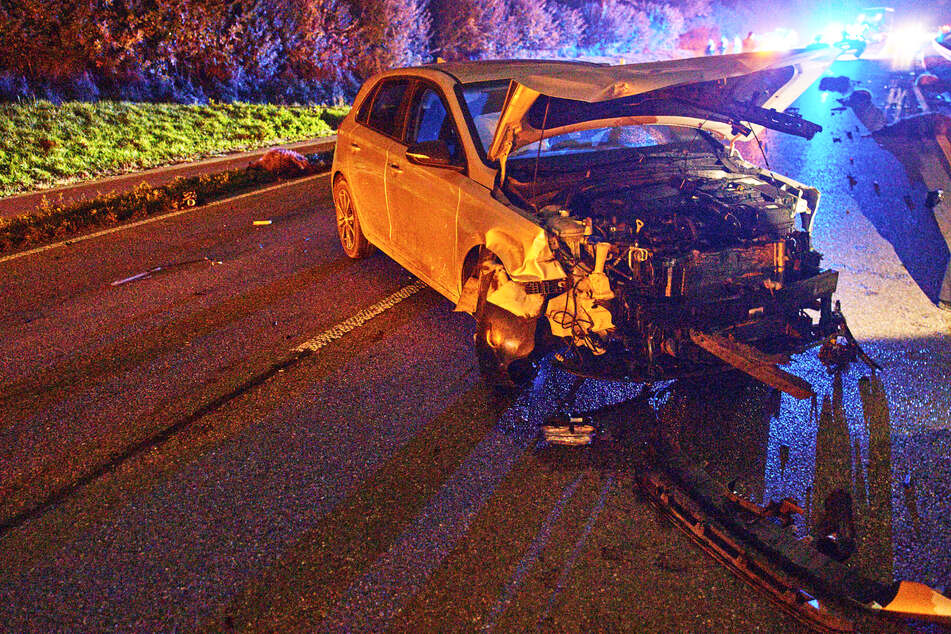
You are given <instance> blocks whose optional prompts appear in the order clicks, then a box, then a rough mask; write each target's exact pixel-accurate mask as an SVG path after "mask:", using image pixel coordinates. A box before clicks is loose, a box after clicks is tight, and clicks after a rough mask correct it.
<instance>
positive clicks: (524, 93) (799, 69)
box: [488, 49, 837, 162]
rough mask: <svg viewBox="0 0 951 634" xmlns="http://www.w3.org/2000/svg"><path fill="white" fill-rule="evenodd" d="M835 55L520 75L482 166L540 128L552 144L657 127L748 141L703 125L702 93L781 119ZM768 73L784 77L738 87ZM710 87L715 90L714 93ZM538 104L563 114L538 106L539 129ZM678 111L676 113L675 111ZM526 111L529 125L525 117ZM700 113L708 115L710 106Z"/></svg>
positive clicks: (716, 123) (760, 56)
mask: <svg viewBox="0 0 951 634" xmlns="http://www.w3.org/2000/svg"><path fill="white" fill-rule="evenodd" d="M836 55H837V53H836V52H831V51H830V50H829V49H820V50H800V51H792V52H783V53H777V52H757V53H741V54H737V55H721V56H710V57H697V58H690V59H681V60H673V61H665V62H650V63H645V64H626V65H620V66H587V67H584V68H579V69H578V70H577V71H574V72H571V71H568V72H566V71H564V70H563V69H561V70H557V71H546V70H539V71H537V72H531V71H529V72H521V73H519V74H518V77H514V78H513V79H512V80H511V83H510V85H509V90H508V94H507V96H506V100H505V105H504V106H503V108H502V112H501V114H500V116H499V122H498V126H497V128H496V130H495V135H494V138H493V140H492V144H491V145H490V147H489V151H488V158H489V159H490V160H493V161H495V160H499V161H503V162H504V160H505V158H506V157H507V156H508V155H509V154H510V153H512V152H514V151H515V150H518V149H519V148H522V147H524V146H526V145H529V144H531V143H534V142H535V141H538V140H539V139H540V138H542V136H543V134H542V128H544V136H551V135H555V134H564V133H567V132H572V131H576V130H582V129H591V128H596V127H612V126H619V125H635V124H639V123H662V124H674V125H689V126H692V127H702V128H703V129H706V130H710V131H713V132H715V133H717V134H719V135H720V136H721V137H723V138H725V139H736V138H747V137H748V136H749V132H750V129H751V128H752V127H753V126H750V127H746V128H745V129H743V128H744V127H745V126H743V127H741V128H739V129H738V128H737V126H735V125H734V124H733V123H732V122H731V121H730V120H729V119H730V117H729V116H724V117H719V118H717V117H713V118H711V117H709V116H708V114H705V113H703V112H701V111H700V110H699V109H698V104H697V99H696V98H697V97H698V95H699V96H700V97H701V102H702V101H705V100H706V99H705V95H706V94H707V93H712V92H720V93H723V94H733V93H735V92H737V91H739V93H740V94H741V95H743V96H744V97H745V98H748V99H750V101H751V102H753V101H754V98H755V104H754V105H756V106H758V107H761V108H767V109H772V110H776V111H780V112H781V111H783V110H785V109H786V108H787V107H788V106H789V105H790V104H792V102H793V101H794V100H795V99H796V98H797V97H798V96H799V95H800V94H802V92H803V91H805V89H806V88H808V87H809V86H810V85H811V84H812V83H813V82H814V81H815V80H816V79H817V78H818V77H819V75H821V74H822V73H823V72H824V71H825V69H826V68H828V66H829V65H830V64H831V63H832V62H833V61H834V60H835V56H836ZM773 69H775V70H777V71H782V69H786V70H785V72H779V73H774V74H772V75H771V76H770V77H768V78H765V77H763V79H764V80H765V81H762V80H760V77H762V75H761V76H760V77H756V76H754V78H752V79H754V80H755V81H753V82H752V83H754V84H761V87H760V89H759V90H752V89H751V88H750V86H749V85H745V86H744V81H743V79H744V78H746V77H748V76H750V75H754V74H756V73H762V71H769V70H773ZM711 83H712V84H711ZM746 84H750V82H746ZM711 86H716V90H712V89H711V88H710V87H711ZM648 93H650V95H648ZM635 95H641V96H643V97H645V98H650V97H651V96H653V97H655V98H656V99H657V101H658V102H659V101H661V100H663V101H664V105H663V107H660V108H658V110H657V112H651V111H650V108H646V109H645V107H643V106H642V107H641V108H639V109H637V110H636V111H635V110H632V103H631V100H629V99H625V98H626V97H632V96H635ZM542 97H551V98H553V99H555V100H558V101H559V102H560V103H561V104H562V105H563V107H561V108H560V110H558V109H557V108H556V110H558V111H557V112H553V113H549V112H548V106H547V105H545V106H544V108H545V113H544V116H543V117H542V122H539V121H538V119H539V115H538V113H537V110H538V106H539V105H541V104H542V102H543V101H548V103H549V104H550V103H551V102H552V100H541V98H542ZM540 100H541V101H540ZM572 102H574V104H575V106H576V105H577V102H582V103H584V104H600V107H599V108H594V109H592V108H583V107H582V108H579V107H572ZM672 104H674V106H673V107H672ZM677 104H679V105H682V106H683V107H682V108H679V109H678V108H677V107H676V105H677ZM691 104H693V105H691ZM637 105H639V106H641V105H642V104H640V103H639V104H637ZM700 105H704V104H700ZM533 106H535V112H534V115H535V116H534V117H533V116H531V115H532V114H533ZM706 106H707V107H712V106H710V104H706ZM549 116H551V118H550V119H549ZM732 119H733V121H736V120H738V119H739V117H738V116H737V115H733V116H732ZM543 123H544V124H543ZM757 123H760V124H761V125H760V126H758V127H773V126H771V125H769V121H765V122H757ZM545 124H547V125H545Z"/></svg>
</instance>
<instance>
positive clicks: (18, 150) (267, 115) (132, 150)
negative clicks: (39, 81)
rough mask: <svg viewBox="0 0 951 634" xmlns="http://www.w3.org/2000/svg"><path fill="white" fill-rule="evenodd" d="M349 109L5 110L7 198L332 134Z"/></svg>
mask: <svg viewBox="0 0 951 634" xmlns="http://www.w3.org/2000/svg"><path fill="white" fill-rule="evenodd" d="M347 110H348V108H347V107H327V106H274V105H256V104H245V103H233V104H211V105H206V106H201V105H195V106H186V105H179V104H153V103H127V102H112V101H102V102H98V103H79V102H70V103H64V104H62V105H55V104H52V103H50V102H45V101H37V102H32V103H20V104H12V103H6V104H0V196H9V195H11V194H16V193H20V192H25V191H32V190H36V189H44V188H48V187H52V186H55V185H60V184H64V183H68V182H71V181H75V180H81V179H87V178H93V177H98V176H105V175H110V174H119V173H123V172H129V171H134V170H138V169H144V168H148V167H155V166H157V165H164V164H167V163H172V162H177V161H184V160H189V159H195V158H200V157H204V156H209V155H212V154H217V153H221V152H228V151H236V150H244V149H252V148H258V147H264V146H268V145H275V144H278V143H286V142H292V141H300V140H304V139H311V138H314V137H319V136H326V135H329V134H332V133H333V131H334V130H335V129H336V127H337V124H338V123H339V121H340V119H342V118H343V116H344V115H345V114H346V112H347Z"/></svg>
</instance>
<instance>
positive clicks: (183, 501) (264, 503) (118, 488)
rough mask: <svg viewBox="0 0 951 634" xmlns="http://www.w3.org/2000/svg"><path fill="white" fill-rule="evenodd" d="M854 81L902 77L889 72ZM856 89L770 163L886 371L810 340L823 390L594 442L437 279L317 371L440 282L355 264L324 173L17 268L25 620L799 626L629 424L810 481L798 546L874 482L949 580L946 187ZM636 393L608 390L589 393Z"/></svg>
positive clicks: (885, 625)
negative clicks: (573, 437)
mask: <svg viewBox="0 0 951 634" xmlns="http://www.w3.org/2000/svg"><path fill="white" fill-rule="evenodd" d="M831 74H846V75H849V76H851V77H852V78H853V79H855V80H859V81H862V82H863V84H862V87H865V88H867V89H869V90H870V91H872V93H873V96H874V99H876V100H877V101H879V102H880V103H881V105H882V106H885V102H886V100H887V96H888V94H889V93H891V92H893V91H891V89H890V87H889V85H888V84H889V82H890V81H891V80H892V79H893V76H892V74H891V73H890V72H888V70H887V69H883V68H882V67H881V66H880V65H876V64H874V63H870V62H866V63H861V62H859V63H857V62H838V63H837V64H836V66H835V67H833V69H832V70H831ZM842 96H843V95H839V94H837V93H829V92H822V91H819V90H818V89H817V88H816V87H813V88H812V89H810V90H809V91H808V92H807V93H805V94H804V95H803V97H802V98H801V99H800V100H799V102H797V104H796V105H797V106H798V107H799V108H800V112H801V113H802V114H803V115H804V116H806V117H807V118H809V119H811V120H814V121H816V122H817V123H820V124H821V125H823V126H824V127H825V128H826V130H825V131H824V132H822V133H820V134H819V135H817V137H816V138H815V139H814V140H813V141H811V142H807V141H803V140H800V139H796V138H790V137H785V138H783V137H781V136H780V135H768V138H767V140H766V151H767V155H768V158H769V162H770V165H771V166H772V168H773V169H775V170H777V171H779V172H782V173H785V174H787V175H789V176H791V177H793V178H796V179H798V180H800V181H802V182H805V183H808V184H811V185H814V186H816V187H818V188H819V189H820V190H821V191H822V193H823V199H822V202H821V205H820V213H819V216H818V218H817V220H816V226H815V234H814V239H815V243H816V246H817V248H819V250H821V251H822V252H823V253H824V254H825V256H826V258H825V260H824V262H825V264H826V265H828V266H830V267H833V268H836V269H839V270H840V271H841V277H840V290H839V293H838V297H839V299H840V300H841V301H842V307H843V312H844V313H845V314H846V316H847V317H848V318H849V323H850V326H851V328H852V330H853V331H854V333H855V335H856V336H857V337H858V338H859V339H860V341H861V342H862V344H863V347H864V348H865V350H866V351H867V352H868V353H869V355H871V356H872V357H874V358H875V359H876V360H878V361H879V362H880V363H881V364H882V365H883V366H884V369H883V370H882V371H880V372H877V373H874V374H873V373H872V372H871V371H870V370H869V369H868V368H866V367H864V366H861V365H853V366H852V367H851V368H849V369H848V370H847V371H845V372H842V373H839V374H837V375H835V376H833V375H830V374H829V373H828V372H827V371H826V370H825V368H824V367H823V366H822V365H821V364H820V363H819V362H818V360H817V359H816V357H815V354H813V353H806V354H804V355H801V356H800V357H798V358H797V359H795V361H794V363H793V364H792V367H791V368H790V369H791V371H793V372H796V373H797V374H800V375H802V376H804V377H806V378H807V379H809V380H810V381H811V382H812V383H813V386H814V388H815V390H816V392H817V394H818V398H817V399H816V401H815V402H814V403H813V402H809V401H795V400H794V399H792V398H790V397H787V396H785V395H783V396H781V397H779V398H777V395H776V394H774V393H772V392H771V391H770V390H768V389H764V388H762V387H760V386H757V385H754V384H751V383H749V382H747V381H742V380H736V379H735V378H731V377H729V376H728V377H725V378H720V379H717V380H710V381H705V382H703V383H701V384H680V385H676V386H674V387H673V388H672V389H671V390H670V391H669V392H668V393H666V394H664V395H663V396H662V397H659V398H657V399H655V401H654V403H653V405H654V406H655V407H656V422H655V417H653V416H651V415H649V414H648V413H647V412H645V410H644V408H643V407H641V406H638V405H629V406H624V407H622V408H621V409H620V410H618V411H617V412H615V413H614V414H613V415H612V416H613V418H612V421H614V422H613V423H612V424H613V425H614V429H615V431H616V433H615V436H614V437H613V439H611V438H609V439H607V440H605V441H604V442H602V443H601V444H600V445H599V446H598V447H593V448H588V449H574V450H567V449H562V448H553V447H546V446H543V445H541V444H539V443H538V442H537V441H536V436H537V433H538V426H539V425H540V423H541V422H542V420H544V418H545V417H546V416H548V415H549V414H550V413H551V412H553V411H554V410H555V408H556V406H557V403H558V401H559V399H560V398H562V397H563V396H564V395H565V394H566V392H567V390H568V389H569V386H570V383H571V381H570V378H569V377H567V376H566V375H564V374H563V373H562V372H560V371H557V370H554V369H551V368H545V369H544V371H543V373H542V375H540V378H539V380H538V381H536V384H535V385H534V386H533V388H532V389H531V390H528V391H526V392H525V393H524V394H522V395H521V397H520V398H519V399H518V401H517V402H516V403H514V404H513V405H511V406H510V407H508V408H505V409H503V410H501V411H500V410H499V408H498V405H497V403H495V402H494V401H493V399H492V398H491V396H490V395H489V394H487V393H486V391H485V390H484V389H483V387H482V386H481V383H480V381H479V376H478V371H477V369H476V362H475V357H474V355H473V353H472V351H471V344H470V342H471V337H472V333H473V324H472V323H471V318H469V317H468V316H466V315H461V314H457V313H453V312H451V308H452V306H451V305H450V304H449V303H448V302H447V301H446V300H444V299H443V298H441V297H440V296H439V295H438V294H436V293H435V292H433V291H431V290H427V289H424V290H421V291H418V292H415V293H412V294H411V295H409V296H407V297H406V298H405V299H403V300H402V301H399V302H398V303H394V304H393V305H392V306H391V307H388V308H387V309H386V310H385V312H382V313H381V314H380V315H379V316H376V317H374V318H372V319H370V320H368V321H366V322H365V323H362V325H359V326H357V327H355V328H353V329H352V330H350V331H349V332H348V333H347V334H345V335H344V336H342V337H340V338H339V339H332V340H330V339H328V341H329V342H328V343H327V344H326V345H325V346H323V347H322V348H320V349H319V350H318V351H317V352H316V353H314V354H311V355H306V356H300V355H296V354H295V353H294V349H295V348H296V347H297V346H299V345H300V344H302V343H303V342H305V341H307V340H309V339H311V338H313V337H316V336H319V335H320V334H321V333H324V332H326V331H328V330H330V329H332V328H333V327H334V326H335V325H338V324H341V323H346V322H347V321H348V320H349V319H350V318H352V317H353V316H354V315H357V314H359V313H360V312H361V311H363V310H365V309H367V308H368V307H371V306H373V305H375V304H377V303H378V302H380V301H381V300H383V299H385V298H387V297H389V296H391V295H392V294H393V293H395V292H397V291H399V290H400V289H402V288H405V287H407V286H408V285H411V284H412V282H413V280H412V278H411V276H409V275H408V274H407V273H406V272H405V271H403V270H402V269H401V268H400V267H399V266H398V265H396V264H395V263H393V262H392V261H391V260H389V259H388V258H387V257H385V256H384V255H382V254H380V253H375V254H374V255H373V256H371V257H370V258H368V259H366V260H363V261H360V262H351V261H349V260H347V259H346V258H344V257H343V255H342V253H341V252H340V250H339V247H338V245H337V239H336V234H335V229H334V224H333V214H332V208H331V203H330V200H329V195H328V189H329V183H328V181H327V178H326V177H316V178H310V179H307V180H304V181H299V182H297V183H294V184H291V185H289V186H287V187H285V188H282V189H279V190H274V191H269V192H265V193H262V194H259V195H255V196H251V197H247V198H244V199H241V200H240V201H237V202H233V203H227V202H226V203H222V204H218V205H214V206H212V207H209V208H206V209H202V210H197V211H195V212H193V213H190V214H186V215H183V216H178V217H175V218H172V219H169V220H166V221H161V222H157V223H153V224H151V225H146V226H142V227H136V228H134V229H129V230H127V231H123V232H118V233H115V234H111V235H109V236H104V237H102V238H96V239H93V240H88V241H84V242H80V243H76V244H73V245H70V246H65V247H62V248H58V249H53V250H50V251H46V252H44V253H40V254H37V255H33V256H29V257H27V258H21V259H18V260H15V261H10V262H4V263H0V280H2V284H3V291H2V296H3V304H2V309H0V335H2V336H0V523H2V524H0V525H2V529H0V624H2V625H0V628H2V629H4V630H7V631H24V630H27V631H49V630H105V629H123V630H129V629H136V630H195V629H207V630H216V631H220V630H229V629H232V628H235V629H243V628H250V629H256V630H260V629H271V630H288V629H290V630H298V631H300V630H304V631H313V630H317V629H319V630H321V631H366V630H379V629H384V628H386V627H389V628H391V629H394V630H397V631H433V630H440V631H447V630H451V631H472V630H486V631H511V630H525V629H541V630H544V631H631V630H641V631H671V630H676V631H683V630H686V631H749V630H757V631H796V630H797V629H800V628H801V626H800V625H798V624H797V623H796V622H795V621H793V620H791V619H790V618H789V617H788V616H786V615H784V614H782V613H779V612H777V610H776V609H775V608H774V607H773V606H772V604H771V603H769V602H768V601H767V600H766V599H765V598H763V597H762V596H761V595H759V594H757V593H756V592H755V591H753V590H752V589H751V588H750V587H748V586H747V585H746V584H744V583H743V582H741V581H739V580H737V579H736V578H734V577H733V576H732V575H731V574H730V573H729V572H727V571H726V570H725V569H724V568H722V567H721V566H719V565H718V564H716V563H715V562H713V561H712V560H710V559H709V558H707V557H706V556H705V555H703V554H702V553H701V552H700V551H698V550H697V549H696V548H695V547H694V546H693V545H692V544H691V543H690V542H689V541H688V540H687V539H686V538H685V537H683V536H682V535H681V534H680V533H679V532H677V531H676V530H675V529H674V528H672V527H670V526H668V525H667V524H666V523H665V522H664V521H663V520H662V519H661V518H659V516H658V515H657V513H656V512H654V511H653V510H651V509H650V508H649V507H648V506H646V505H645V504H644V503H643V502H642V501H641V500H640V499H639V498H638V496H636V495H635V494H634V487H633V479H632V464H631V459H630V455H629V454H628V453H627V452H626V451H625V450H624V447H623V446H622V445H623V443H622V441H621V440H620V437H621V436H622V435H623V432H622V431H620V430H623V429H629V430H639V429H645V428H647V427H649V426H653V425H658V426H659V427H660V428H661V430H662V432H663V433H664V434H666V435H668V436H669V437H671V438H673V439H676V440H678V441H679V442H680V444H681V445H682V446H683V447H684V448H685V449H687V450H688V451H689V452H690V453H691V454H692V455H693V456H694V457H695V458H696V459H697V460H698V461H701V462H705V463H706V464H707V469H708V470H709V471H710V472H712V473H713V474H714V475H716V476H717V477H718V478H720V479H721V480H723V481H731V480H736V482H737V486H738V487H739V489H740V490H741V491H742V492H743V493H745V494H746V495H748V496H749V497H751V498H754V499H756V500H758V501H764V500H766V501H768V500H769V499H778V498H780V497H784V496H794V497H796V498H797V499H798V500H800V502H802V503H803V505H804V506H805V507H806V509H807V516H806V517H804V518H801V519H800V520H799V521H798V523H797V530H798V531H799V533H800V534H803V535H805V534H807V533H808V532H809V531H810V530H811V527H812V526H813V525H814V524H815V522H816V517H817V516H818V514H819V513H820V510H821V506H822V502H823V500H824V499H825V498H826V497H827V496H828V494H829V493H830V492H831V491H833V490H835V489H838V488H842V489H845V490H847V491H848V492H849V493H850V494H851V495H852V498H853V501H854V511H855V520H856V528H857V531H858V536H859V544H858V549H857V551H856V554H855V555H854V556H853V557H852V559H851V560H850V565H851V566H853V567H855V568H856V569H857V570H859V571H860V572H862V573H863V574H866V575H868V576H872V577H875V578H877V579H880V580H882V581H890V580H892V579H912V580H917V581H922V582H925V583H928V584H930V585H932V586H934V587H943V588H945V590H946V593H947V592H948V590H947V589H948V588H949V587H951V519H949V516H948V512H949V510H951V509H949V508H948V507H949V500H951V413H949V412H951V346H949V342H951V336H949V335H951V316H949V315H951V314H949V313H945V312H942V311H940V310H939V309H938V308H937V307H936V305H935V301H936V297H937V292H938V289H939V288H940V284H941V281H942V276H943V274H944V270H945V269H946V267H947V262H948V244H949V242H948V238H951V235H949V234H948V231H947V229H948V228H949V227H948V225H947V221H946V218H947V213H948V212H947V209H945V208H940V209H938V217H937V218H936V217H935V214H934V213H933V212H932V211H931V210H929V209H927V208H925V207H924V204H923V200H924V195H925V193H926V192H927V190H928V189H933V188H935V187H937V186H940V185H939V184H943V185H944V186H945V187H946V188H947V189H949V190H951V187H948V185H949V183H948V180H949V176H948V173H947V171H946V169H945V167H944V164H943V163H941V162H940V161H939V160H938V158H939V157H938V156H937V155H936V154H935V148H933V147H930V146H927V144H915V143H912V142H908V143H904V144H902V143H899V144H897V145H896V143H895V142H894V140H889V139H885V140H882V139H881V138H879V137H876V136H870V135H869V131H868V129H867V128H865V127H864V124H863V123H862V121H861V120H860V119H859V118H858V117H856V115H855V113H853V112H852V111H851V110H850V109H845V110H837V109H836V108H838V107H839V103H838V102H837V101H836V98H837V97H842ZM883 110H885V111H886V112H887V109H886V108H883ZM856 127H857V128H858V129H856ZM846 131H851V132H852V138H851V139H850V138H848V136H847V135H845V132H846ZM835 139H840V140H839V141H836V140H835ZM916 152H917V154H916ZM751 158H752V157H751ZM922 166H924V167H922ZM849 174H852V175H854V177H855V179H854V180H855V181H856V182H855V183H851V181H850V179H848V178H847V176H848V175H849ZM942 179H943V180H942ZM874 182H878V184H879V186H878V188H877V191H876V188H875V187H874V185H873V183H874ZM850 183H851V184H850ZM936 183H939V184H936ZM906 195H907V196H909V199H910V201H911V203H910V204H909V203H908V202H907V201H906V200H905V196H906ZM944 204H945V205H947V204H948V203H944ZM261 219H269V220H271V221H272V223H271V224H270V225H265V226H254V225H253V224H252V222H253V221H254V220H261ZM942 231H944V232H942ZM942 241H943V242H942ZM157 267H161V268H162V270H161V271H158V272H155V273H153V274H151V275H150V276H146V277H143V278H139V279H135V280H132V281H128V282H125V283H121V284H116V285H113V283H114V282H121V281H123V280H126V279H127V278H130V277H133V276H136V275H138V274H139V273H143V272H147V271H151V270H153V269H155V268H157ZM637 390H638V388H637V386H629V385H622V384H612V383H607V382H597V381H588V382H586V383H585V385H584V386H583V387H582V388H581V390H580V392H579V394H578V398H577V402H576V408H577V409H597V408H600V407H603V406H605V405H608V404H613V403H621V402H624V401H626V400H628V399H631V398H632V397H634V396H635V395H636V393H637ZM863 619H864V620H860V628H861V629H862V630H863V631H879V630H895V631H898V630H899V629H900V628H901V625H896V624H893V623H889V622H885V621H880V620H878V619H875V618H868V617H863ZM916 627H917V626H916Z"/></svg>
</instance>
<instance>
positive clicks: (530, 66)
mask: <svg viewBox="0 0 951 634" xmlns="http://www.w3.org/2000/svg"><path fill="white" fill-rule="evenodd" d="M599 66H607V64H599V63H594V62H584V61H577V60H541V59H493V60H481V61H475V62H439V63H436V64H426V65H423V66H418V67H417V68H426V69H431V70H438V71H441V72H444V73H446V74H447V75H450V76H452V77H453V79H455V80H456V81H458V82H459V83H460V84H474V83H479V82H484V81H499V80H510V79H514V80H515V81H519V80H520V79H524V78H526V77H528V76H530V75H545V76H558V75H560V74H564V73H566V72H568V73H570V72H572V71H576V70H580V69H582V68H596V67H599ZM404 70H411V69H404Z"/></svg>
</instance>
